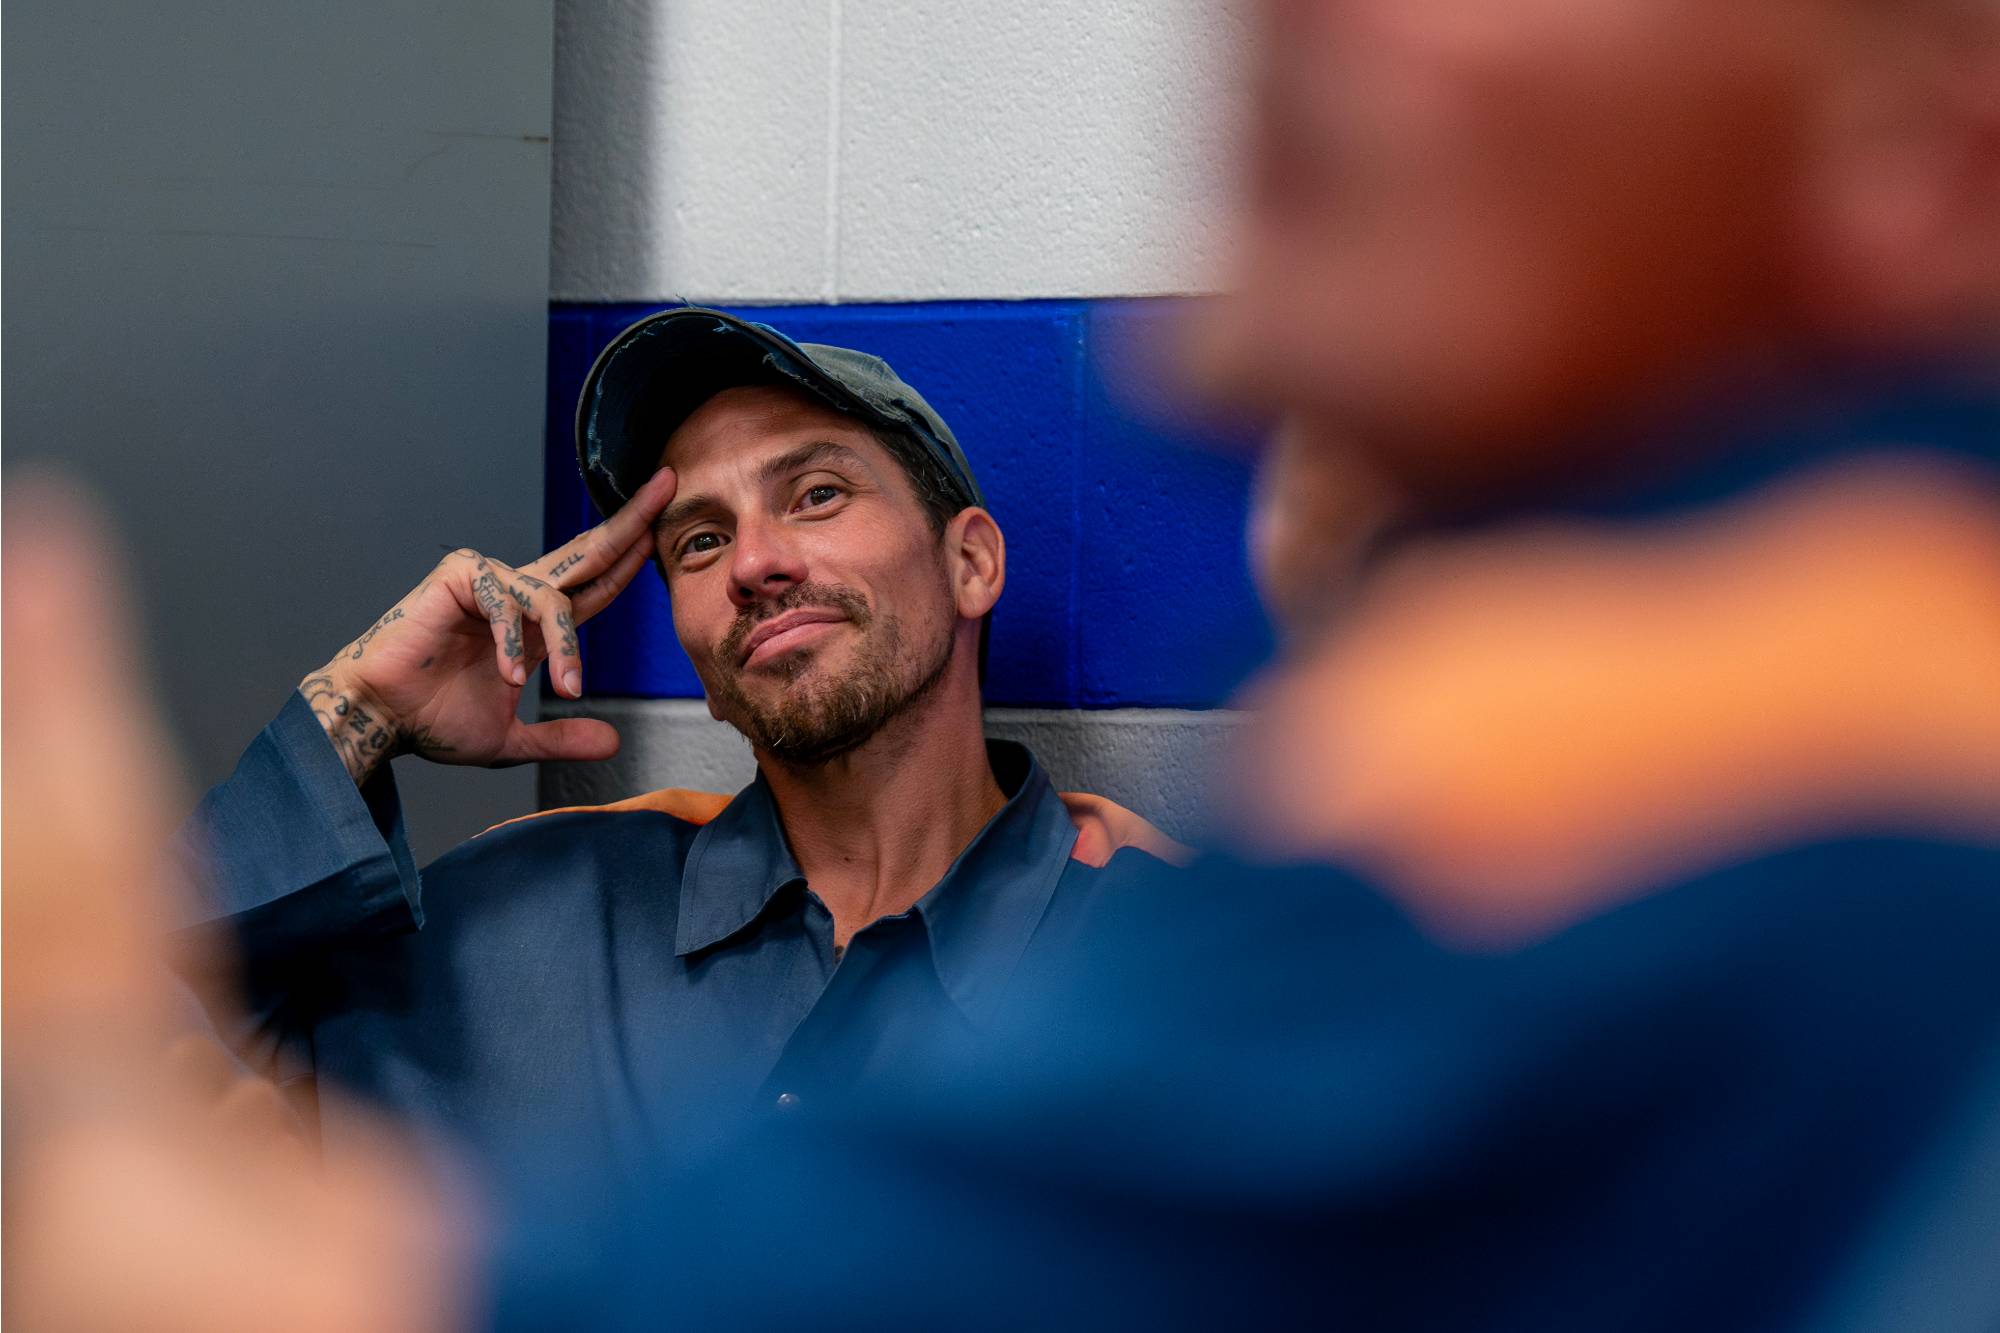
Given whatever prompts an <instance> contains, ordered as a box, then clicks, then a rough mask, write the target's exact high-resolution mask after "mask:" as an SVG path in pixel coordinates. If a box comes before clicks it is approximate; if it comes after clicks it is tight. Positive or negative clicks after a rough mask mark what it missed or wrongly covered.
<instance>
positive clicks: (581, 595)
mask: <svg viewBox="0 0 2000 1333" xmlns="http://www.w3.org/2000/svg"><path fill="white" fill-rule="evenodd" d="M652 555H653V544H652V542H651V541H650V540H648V541H642V542H634V543H633V544H632V547H631V549H629V550H627V551H626V552H625V554H623V555H621V556H619V557H618V560H617V562H616V563H615V564H613V565H612V566H611V568H609V569H607V570H605V571H604V572H603V573H602V574H599V575H598V576H597V577H596V578H594V579H592V580H591V581H590V582H588V583H586V584H584V585H583V586H582V587H581V588H578V589H577V590H576V591H575V592H573V593H571V594H570V603H571V605H572V606H574V607H575V609H576V623H577V624H579V625H581V624H582V623H583V622H584V621H586V620H588V619H590V618H591V617H592V616H594V615H596V614H597V613H598V612H599V611H602V610H603V609H604V608H605V607H607V606H609V605H611V603H612V601H613V600H614V599H615V598H616V597H617V596H618V594H619V593H621V592H624V591H625V586H626V585H627V584H629V583H630V582H631V581H632V580H633V578H634V577H636V576H637V574H638V573H639V571H640V570H642V569H644V568H645V567H646V561H647V560H649V559H651V558H652Z"/></svg>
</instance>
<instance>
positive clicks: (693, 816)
mask: <svg viewBox="0 0 2000 1333" xmlns="http://www.w3.org/2000/svg"><path fill="white" fill-rule="evenodd" d="M1060 795H1061V797H1062V803H1063V809H1064V810H1065V811H1066V812H1067V813H1068V814H1069V822H1070V823H1072V824H1074V825H1076V845H1075V846H1074V847H1072V848H1070V853H1069V855H1070V859H1071V860H1072V861H1081V862H1082V863H1083V864H1085V865H1087V866H1102V865H1104V864H1105V863H1106V862H1108V861H1109V860H1110V859H1111V858H1112V857H1113V856H1116V855H1117V854H1118V853H1119V852H1120V851H1122V850H1124V849H1125V848H1127V847H1130V848H1132V849H1133V850H1135V851H1141V852H1144V853H1146V854H1147V855H1148V856H1153V857H1157V858H1159V859H1160V860H1162V861H1165V862H1167V863H1169V864H1170V865H1177V866H1184V865H1186V864H1188V863H1189V862H1190V861H1192V860H1193V859H1194V852H1193V851H1192V850H1191V849H1190V848H1188V847H1185V846H1182V845H1181V844H1180V843H1178V842H1175V841H1174V840H1173V839H1172V838H1169V837H1168V836H1167V835H1166V834H1164V833H1162V832H1160V830H1159V829H1157V828H1155V827H1154V826H1153V825H1152V824H1151V823H1150V822H1149V821H1147V820H1146V819H1144V818H1143V817H1141V816H1140V815H1137V814H1135V813H1133V812H1132V811H1130V810H1127V809H1126V808H1125V807H1124V806H1122V805H1119V804H1118V803H1117V802H1116V801H1109V800H1106V799H1105V798H1104V797H1102V796H1093V795H1091V794H1090V793H1089V792H1078V791H1066V792H1062V793H1060ZM731 799H732V798H731V797H728V796H724V795H722V794H721V793H720V792H712V791H690V790H688V789H687V788H685V787H665V788H662V789H661V790H659V791H649V792H645V793H642V794H641V795H638V796H630V797H627V798H626V799H625V800H622V801H613V802H611V803H610V804H608V805H564V806H558V807H556V808H555V809H552V810H537V811H536V812H535V813H533V814H529V815H520V816H517V817H516V818H514V819H503V820H501V821H500V822H499V823H498V824H495V825H493V827H492V828H489V829H486V830H485V832H487V833H491V832H492V831H493V829H499V828H506V827H507V826H508V825H509V824H518V823H520V822H521V821H522V820H526V819H541V818H543V817H544V816H547V815H568V814H579V813H583V812H587V811H601V812H607V813H615V812H619V811H625V810H653V811H657V812H658V813H660V814H663V815H672V816H673V817H674V818H675V819H679V820H683V821H685V822H687V823H689V824H706V823H707V822H708V821H709V820H711V819H714V818H715V817H716V816H717V815H719V814H721V813H722V809H723V807H724V806H726V805H728V804H729V802H730V800H731Z"/></svg>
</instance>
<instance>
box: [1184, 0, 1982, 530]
mask: <svg viewBox="0 0 2000 1333" xmlns="http://www.w3.org/2000/svg"><path fill="white" fill-rule="evenodd" d="M1261 10H1262V19H1263V22H1262V31H1261V50H1260V51H1259V53H1258V56H1257V67H1256V68H1257V72H1256V76H1255V84H1254V111H1253V117H1252V122H1253V130H1252V134H1253V143H1252V151H1251V153H1250V155H1249V159H1250V161H1251V162H1252V164H1253V167H1252V174H1251V179H1250V180H1249V182H1248V187H1249V188H1248V192H1247V200H1246V206H1245V210H1244V214H1245V215H1244V220H1243V224H1242V228H1241V235H1240V256H1239V265H1240V271H1239V274H1238V284H1237V285H1238V287H1239V290H1240V297H1239V298H1238V299H1236V300H1234V301H1232V302H1226V303H1224V305H1223V313H1222V314H1221V315H1220V316H1219V317H1218V321H1217V323H1216V324H1215V325H1214V326H1213V327H1211V329H1210V330H1209V331H1210V333H1211V335H1212V338H1211V341H1210V344H1209V351H1210V353H1211V366H1210V368H1211V369H1212V370H1213V371H1214V372H1215V373H1216V374H1217V376H1218V377H1219V378H1220V380H1221V381H1222V382H1223V384H1225V385H1226V386H1228V387H1231V388H1233V389H1234V390H1235V391H1237V392H1239V393H1241V394H1244V395H1246V396H1249V397H1251V398H1253V399H1254V400H1256V401H1258V402H1259V403H1261V404H1263V405H1265V406H1276V407H1282V408H1285V409H1289V410H1293V411H1299V412H1304V413H1307V414H1309V415H1313V416H1318V417H1322V418H1325V419H1328V420H1333V421H1338V422H1340V423H1341V424H1342V427H1343V429H1344V430H1345V431H1347V432H1350V433H1351V437H1352V438H1353V439H1354V441H1355V442H1356V443H1357V444H1358V445H1360V446H1361V447H1364V448H1366V449H1367V450H1368V451H1369V452H1370V453H1371V454H1372V455H1373V456H1374V457H1375V458H1376V459H1377V460H1378V461H1379V463H1380V465H1381V466H1383V467H1384V468H1385V469H1386V470H1388V471H1389V472H1391V473H1393V474H1395V475H1396V476H1398V478H1399V479H1401V480H1403V481H1405V482H1406V483H1407V484H1408V485H1410V487H1411V488H1412V489H1413V490H1414V491H1415V492H1416V493H1417V494H1418V495H1419V496H1420V497H1421V496H1425V495H1429V494H1432V493H1436V492H1449V491H1452V490H1454V489H1460V488H1466V487H1479V486H1482V485H1484V484H1486V483H1487V482H1488V481H1489V480H1490V479H1491V478H1492V477H1493V476H1494V475H1495V474H1504V473H1506V472H1507V471H1509V470H1510V469H1519V468H1523V467H1530V466H1541V467H1547V466H1552V465H1566V464H1569V463H1573V462H1575V461H1578V460H1576V459H1575V458H1565V457H1563V456H1562V455H1563V451H1565V450H1573V449H1576V448H1578V447H1579V446H1578V445H1577V441H1578V440H1579V439H1581V438H1582V437H1583V436H1584V435H1585V434H1586V433H1588V432H1591V431H1594V430H1600V429H1606V430H1615V429H1616V428H1617V426H1618V425H1619V424H1621V423H1622V422H1623V421H1625V420H1627V419H1630V418H1632V417H1634V416H1636V415H1640V414H1643V413H1645V412H1646V411H1647V410H1648V409H1649V408H1651V407H1652V406H1654V405H1656V404H1658V403H1660V402H1661V401H1662V400H1663V399H1665V400H1671V399H1672V398H1673V397H1674V396H1676V395H1679V394H1683V393H1686V392H1688V391H1691V390H1699V389H1700V388H1702V387H1704V386H1706V385H1708V384H1710V383H1712V381H1713V377H1715V376H1716V375H1717V374H1719V373H1725V372H1727V373H1732V374H1742V373H1746V372H1747V370H1748V369H1749V368H1768V367H1771V366H1772V365H1773V364H1774V363H1784V362H1787V361H1789V360H1793V359H1797V358H1802V357H1817V356H1821V355H1825V354H1829V353H1833V354H1843V355H1851V354H1854V353H1861V354H1865V355H1866V354H1882V353H1890V352H1893V353H1897V354H1903V353H1907V352H1909V351H1912V350H1915V351H1922V350H1924V349H1926V348H1930V347H1934V346H1940V345H1944V344H1947V343H1952V342H1955V341H1956V342H1962V341H1963V340H1964V339H1965V338H1966V337H1967V336H1968V335H1969V334H1971V333H1973V332H1974V331H1978V332H1979V333H1982V334H1983V332H1984V331H1985V330H1987V329H1989V328H1990V327H1991V321H1992V318H1993V315H1994V311H1995V308H1996V304H2000V54H1996V53H2000V36H1996V33H2000V4H1996V3H1994V0H1756V3H1743V0H1519V3H1514V4H1506V5H1497V4H1493V3H1491V2H1490V0H1423V2H1422V3H1411V2H1410V0H1263V3H1262V5H1261Z"/></svg>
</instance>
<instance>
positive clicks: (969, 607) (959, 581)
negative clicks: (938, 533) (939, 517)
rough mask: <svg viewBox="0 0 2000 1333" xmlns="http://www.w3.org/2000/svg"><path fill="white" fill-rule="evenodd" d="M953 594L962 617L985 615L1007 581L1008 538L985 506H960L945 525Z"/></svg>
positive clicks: (945, 546) (972, 617)
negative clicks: (969, 507) (967, 507)
mask: <svg viewBox="0 0 2000 1333" xmlns="http://www.w3.org/2000/svg"><path fill="white" fill-rule="evenodd" d="M944 551H945V560H946V564H947V566H948V567H949V569H950V571H951V594H952V600H953V601H954V602H955V603H956V606H957V610H958V614H959V616H960V618H962V619H965V620H980V619H983V618H984V617H985V615H986V613H987V612H989V611H991V610H992V609H993V604H994V603H995V602H997V601H999V600H1000V590H1001V589H1002V588H1004V587H1005V586H1006V585H1007V539H1006V538H1005V537H1002V536H1001V535H1000V525H999V524H998V523H995V522H994V521H993V515H991V514H989V513H987V512H986V511H985V510H984V509H976V508H975V509H961V510H959V511H958V514H957V516H956V517H954V518H953V519H952V520H951V522H949V523H947V524H946V525H945V529H944Z"/></svg>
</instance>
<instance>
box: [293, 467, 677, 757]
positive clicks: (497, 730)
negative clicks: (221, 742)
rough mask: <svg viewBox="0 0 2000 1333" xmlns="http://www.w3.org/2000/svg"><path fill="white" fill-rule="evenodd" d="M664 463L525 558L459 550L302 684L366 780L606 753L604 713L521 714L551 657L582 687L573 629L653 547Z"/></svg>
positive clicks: (664, 486)
mask: <svg viewBox="0 0 2000 1333" xmlns="http://www.w3.org/2000/svg"><path fill="white" fill-rule="evenodd" d="M674 484H675V483H674V474H673V473H672V472H671V471H668V470H667V469H664V468H663V469H661V470H660V471H659V472H657V473H655V474H654V475H653V477H652V479H651V480H649V481H648V482H647V483H646V484H645V485H644V486H642V487H640V488H639V492H638V494H636V495H634V496H633V497H632V499H631V501H630V503H628V504H627V505H626V506H625V507H624V508H623V509H621V510H619V511H618V512H617V513H616V514H613V515H612V516H611V517H610V518H608V519H606V520H605V521H604V522H602V523H600V524H598V525H597V526H596V527H594V528H592V529H591V530H590V531H588V532H586V533H584V534H582V535H581V536H579V537H576V538H574V539H572V540H571V541H568V542H566V543H564V544H563V545H561V546H559V547H557V548H556V549H555V550H553V551H550V552H549V553H548V554H547V555H544V556H543V557H541V559H539V560H536V561H534V562H533V563H532V564H528V565H523V566H521V567H520V568H518V569H517V568H515V567H514V566H512V565H508V564H505V563H503V562H502V561H499V560H496V559H494V558H493V557H491V556H487V555H482V554H480V553H479V552H478V551H474V550H469V549H467V550H458V551H453V552H452V553H451V554H450V555H448V556H446V557H445V558H444V559H443V560H441V561H439V562H438V564H437V567H436V568H435V569H433V570H432V571H431V572H430V573H429V575H427V576H426V577H425V578H424V581H423V582H422V583H419V584H418V585H417V586H416V587H415V588H413V589H412V590H411V591H410V593H409V595H408V596H406V597H404V598H403V599H402V600H401V601H399V602H397V603H396V604H395V605H394V606H392V607H390V608H389V609H388V611H386V612H384V613H383V615H382V617H381V619H379V620H377V621H376V622H375V623H374V624H373V625H371V626H370V627H369V628H368V629H367V630H366V631H364V632H363V633H362V635H361V637H360V638H358V639H355V640H354V641H353V642H352V643H350V644H348V645H347V646H346V647H345V648H343V649H341V650H340V652H339V653H338V654H336V655H335V657H334V658H333V660H332V661H330V662H328V663H327V664H326V665H325V666H323V667H321V668H320V669H319V670H318V671H315V672H313V673H312V674H311V675H309V676H307V677H306V678H305V679H304V680H303V681H301V682H300V683H299V691H300V693H302V694H304V695H305V697H306V700H307V702H309V703H310V704H311V705H312V707H313V711H314V712H315V713H317V714H318V715H319V720H320V725H321V726H322V727H324V728H325V729H326V734H327V737H328V739H330V740H331V741H332V742H333V746H334V749H336V750H337V751H339V753H340V757H341V760H342V762H343V763H345V764H346V766H347V771H348V772H349V773H350V774H351V775H352V776H353V778H354V780H355V781H356V782H357V783H359V782H362V781H365V780H366V779H367V777H368V775H369V774H370V773H372V772H373V771H374V770H375V768H376V767H377V766H378V765H380V764H381V763H382V762H383V761H384V760H386V759H388V758H391V757H393V756H394V755H397V754H420V755H422V756H424V757H425V758H427V759H435V760H437V761H439V762H440V763H447V764H482V765H504V764H519V763H526V762H529V761H532V760H541V759H608V758H610V757H611V756H612V755H614V754H616V753H617V752H618V733H617V731H616V730H615V729H614V728H613V727H612V726H611V725H610V724H609V723H606V722H599V721H596V720H594V719H589V718H563V719H558V720H555V721H551V722H539V723H528V722H523V721H521V720H520V719H519V718H518V717H516V716H515V713H516V710H517V707H518V705H519V703H520V698H521V689H522V687H523V686H525V685H526V684H527V682H528V677H529V676H530V675H531V674H532V673H533V672H534V669H535V667H536V666H537V665H538V664H540V663H541V662H542V661H543V660H544V659H547V661H548V663H549V679H550V681H551V682H552V683H553V684H554V686H555V688H556V691H557V692H558V693H560V694H564V695H567V696H568V697H570V698H572V699H574V698H578V697H580V696H581V695H582V693H583V658H582V655H581V654H580V652H579V651H578V648H577V638H576V627H577V626H578V625H581V624H582V623H583V622H584V621H586V620H589V619H590V618H591V617H592V616H594V615H596V614H597V613H598V612H599V611H602V610H603V609H604V608H605V607H607V606H609V605H610V604H611V603H612V601H613V600H614V599H615V598H616V597H617V596H618V594H619V593H621V592H623V591H624V590H625V588H626V586H627V585H628V584H630V583H631V582H632V579H633V577H634V576H635V575H636V574H637V573H638V572H639V570H640V569H641V568H642V567H643V566H644V565H645V563H646V560H647V557H649V556H650V555H651V554H652V550H653V547H652V534H653V521H654V520H655V519H656V518H658V517H659V515H660V511H661V510H662V509H664V508H666V506H667V503H668V502H669V501H670V500H672V499H673V497H674Z"/></svg>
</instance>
